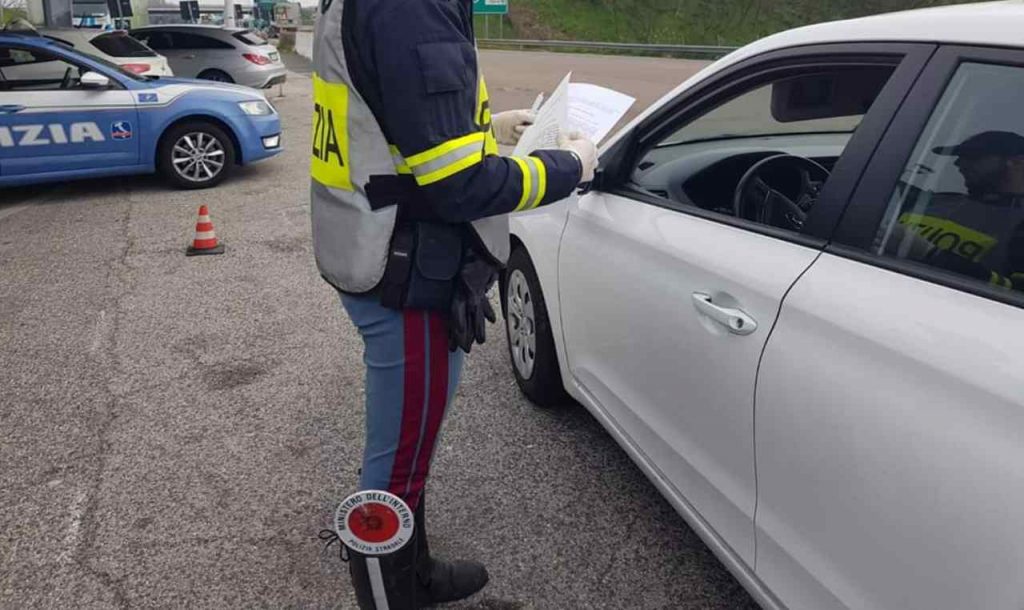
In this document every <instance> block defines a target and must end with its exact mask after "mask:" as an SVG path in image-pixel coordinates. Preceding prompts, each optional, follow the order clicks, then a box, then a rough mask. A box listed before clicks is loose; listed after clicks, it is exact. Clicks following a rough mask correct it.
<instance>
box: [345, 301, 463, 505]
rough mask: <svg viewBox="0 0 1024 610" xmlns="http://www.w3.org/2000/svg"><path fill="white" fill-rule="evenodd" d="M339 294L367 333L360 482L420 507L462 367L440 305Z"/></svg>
mask: <svg viewBox="0 0 1024 610" xmlns="http://www.w3.org/2000/svg"><path fill="white" fill-rule="evenodd" d="M341 302H342V304H343V305H344V307H345V310H346V311H347V312H348V315H349V317H350V318H352V322H353V323H354V324H355V325H356V328H358V329H359V334H360V335H361V336H362V338H363V344H364V346H365V347H364V351H363V362H365V363H366V448H365V450H364V452H363V470H362V476H361V477H360V480H359V489H360V490H364V489H378V490H385V491H389V492H391V493H393V494H395V495H396V496H398V497H400V498H402V499H403V500H405V502H406V503H407V504H408V505H409V507H410V508H411V509H413V510H416V506H417V505H418V504H419V501H420V497H421V496H422V493H423V487H424V485H425V484H426V481H427V475H428V474H429V472H430V463H431V461H432V460H433V457H434V450H435V449H436V441H437V437H438V434H439V432H440V431H441V424H442V423H443V422H444V415H445V411H446V410H447V408H448V405H449V403H450V402H451V400H452V397H453V396H454V395H455V390H456V388H457V387H458V385H459V376H460V374H461V373H462V359H463V356H464V355H465V354H464V352H462V350H455V351H454V352H450V351H448V326H447V322H446V320H445V318H444V317H443V316H442V315H440V314H438V313H437V312H427V311H417V310H405V311H396V310H394V309H388V308H386V307H384V306H382V305H381V304H380V302H379V301H378V299H377V298H376V297H373V296H369V297H357V296H350V295H346V294H343V295H341Z"/></svg>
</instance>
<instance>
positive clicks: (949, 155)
mask: <svg viewBox="0 0 1024 610" xmlns="http://www.w3.org/2000/svg"><path fill="white" fill-rule="evenodd" d="M1021 99H1024V53H1021V52H1020V51H1010V50H1001V49H1000V50H997V49H971V48H956V47H944V48H942V49H941V50H940V51H938V52H937V53H936V55H935V57H934V59H933V60H932V62H931V63H930V64H929V66H928V68H927V70H926V71H925V72H924V73H923V74H922V77H921V79H920V81H919V83H918V84H917V85H916V87H915V89H914V91H913V92H912V93H911V95H910V96H909V97H908V98H907V101H906V103H905V104H904V106H903V108H902V110H901V111H900V114H899V115H898V116H897V118H896V120H895V121H894V123H893V125H892V127H891V129H890V130H889V132H888V133H887V135H886V136H885V138H884V139H883V140H882V141H881V144H880V145H879V147H878V152H877V154H876V155H875V157H874V159H873V160H872V161H871V163H870V165H869V166H868V169H867V171H866V173H865V175H864V177H863V179H862V180H861V182H860V186H859V187H858V188H857V189H856V190H855V192H854V195H853V197H852V198H851V201H850V204H849V208H848V210H847V212H846V214H845V215H844V217H843V222H842V224H841V225H840V226H839V228H838V229H837V231H836V234H835V238H834V243H833V245H831V246H830V247H829V248H828V250H827V251H826V252H825V253H824V254H823V255H822V256H821V258H820V259H819V260H818V261H817V262H816V263H815V264H814V265H813V266H812V267H811V268H810V270H809V271H807V273H806V274H804V276H803V277H802V278H801V279H800V281H798V282H797V284H796V286H795V287H794V288H793V290H792V291H791V292H790V294H789V295H788V297H787V298H786V301H785V304H784V305H783V308H782V311H781V314H780V317H779V321H778V323H777V326H776V330H775V332H774V333H773V334H772V337H771V340H770V341H769V343H768V345H767V348H766V350H765V354H764V360H763V362H762V365H761V373H760V376H759V378H758V389H757V421H756V432H757V472H758V509H757V572H758V575H759V577H760V578H761V580H762V581H763V582H765V583H766V584H767V585H768V586H769V587H770V588H771V589H772V590H773V591H774V592H775V593H776V595H777V596H778V597H779V598H780V599H781V600H782V602H784V603H785V604H786V605H788V606H789V607H791V608H815V609H827V608H847V607H851V608H852V607H856V608H906V609H914V608H928V609H943V608H992V609H998V608H1015V609H1016V608H1021V607H1024V580H1022V579H1021V569H1022V566H1024V529H1022V528H1021V526H1020V519H1019V517H1020V513H1021V506H1024V467H1022V464H1024V442H1022V439H1024V115H1022V113H1021V112H1020V100H1021Z"/></svg>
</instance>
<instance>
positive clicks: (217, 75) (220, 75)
mask: <svg viewBox="0 0 1024 610" xmlns="http://www.w3.org/2000/svg"><path fill="white" fill-rule="evenodd" d="M196 78H201V79H203V80H212V81H217V82H218V83H233V82H235V79H233V78H231V75H230V74H228V73H227V72H224V71H223V70H203V71H202V72H200V73H199V75H198V76H196Z"/></svg>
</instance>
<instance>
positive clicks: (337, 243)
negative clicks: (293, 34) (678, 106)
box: [310, 0, 544, 293]
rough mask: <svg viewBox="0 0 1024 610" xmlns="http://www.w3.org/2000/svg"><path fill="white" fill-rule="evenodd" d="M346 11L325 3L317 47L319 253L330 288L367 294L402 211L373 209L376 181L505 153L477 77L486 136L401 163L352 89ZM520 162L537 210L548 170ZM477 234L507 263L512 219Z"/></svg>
mask: <svg viewBox="0 0 1024 610" xmlns="http://www.w3.org/2000/svg"><path fill="white" fill-rule="evenodd" d="M344 4H345V0H332V1H331V0H324V2H322V4H321V10H322V12H321V15H320V17H319V19H318V21H317V24H316V33H315V39H314V45H313V68H314V74H313V102H314V111H313V138H312V140H313V144H312V155H311V156H312V159H311V166H310V174H311V178H312V185H311V198H312V205H311V216H312V227H313V249H314V254H315V256H316V262H317V266H318V268H319V270H320V273H321V275H322V276H323V277H324V278H325V279H326V280H327V281H328V282H330V283H331V284H333V285H334V286H335V287H337V288H339V289H341V290H343V291H346V292H350V293H365V292H368V291H371V290H373V289H374V288H375V287H377V285H378V284H379V282H380V280H381V278H382V276H383V274H384V268H385V263H386V259H387V254H388V249H389V244H390V242H391V237H392V233H393V232H394V229H395V224H396V219H397V214H398V209H397V207H396V206H390V207H384V208H380V209H377V210H374V209H372V208H371V205H370V201H369V199H368V197H367V194H366V185H367V184H368V182H369V180H370V177H371V176H395V175H399V174H413V173H415V174H416V177H417V181H419V182H420V183H423V182H428V181H430V180H432V179H434V178H438V179H440V178H443V177H444V176H445V172H448V171H453V170H455V171H457V170H458V166H459V160H460V159H466V158H468V157H467V150H469V151H474V154H475V150H476V149H479V151H480V154H482V155H494V154H497V152H498V146H497V142H496V141H495V139H494V134H493V130H492V129H491V122H490V105H489V100H488V94H487V87H486V85H485V83H484V81H483V79H482V78H480V77H478V82H477V114H476V117H475V119H476V123H477V124H478V125H479V128H480V131H479V133H478V134H469V135H467V136H466V137H465V138H461V139H460V140H461V141H454V142H448V143H445V145H444V146H440V147H438V149H437V150H431V151H426V152H425V153H424V154H423V155H416V158H413V157H410V158H409V159H408V160H407V159H404V158H402V156H401V155H400V154H399V152H398V150H397V148H396V147H394V146H392V145H391V144H390V143H389V142H388V141H387V138H386V137H385V136H384V130H383V129H382V128H381V126H380V125H379V124H378V122H377V120H376V118H375V117H374V114H373V112H372V111H371V109H370V107H369V105H368V104H367V102H366V101H365V100H364V99H363V97H362V96H361V95H360V93H359V91H358V90H357V88H356V87H355V86H354V85H353V79H352V77H351V75H350V73H349V69H348V65H349V61H347V59H346V54H345V48H344V44H343V42H342V36H341V32H342V29H343V19H344V15H345V10H344ZM516 162H517V163H519V164H522V171H523V172H524V175H525V174H526V173H529V172H532V173H533V174H534V175H539V177H538V178H537V179H536V180H534V182H533V183H532V184H533V185H534V186H533V187H532V188H531V190H530V192H527V193H524V194H523V199H525V200H526V201H524V207H525V204H530V203H532V205H534V206H536V205H538V204H539V203H540V200H541V199H542V198H543V196H544V193H543V191H541V190H540V188H541V187H542V186H543V172H544V168H543V166H542V165H541V162H540V161H537V160H532V159H531V160H529V161H521V160H516ZM527 180H528V178H527ZM531 197H532V198H533V199H532V200H531ZM472 228H473V231H475V233H476V235H477V236H478V237H479V242H480V243H481V244H482V245H483V247H484V248H486V250H487V253H488V254H490V256H491V257H492V258H493V259H494V260H495V261H496V262H498V263H501V264H503V263H504V262H505V261H506V260H507V259H508V255H509V247H510V244H509V225H508V216H507V215H506V214H502V215H499V216H491V217H488V218H484V219H482V220H477V221H474V222H473V223H472Z"/></svg>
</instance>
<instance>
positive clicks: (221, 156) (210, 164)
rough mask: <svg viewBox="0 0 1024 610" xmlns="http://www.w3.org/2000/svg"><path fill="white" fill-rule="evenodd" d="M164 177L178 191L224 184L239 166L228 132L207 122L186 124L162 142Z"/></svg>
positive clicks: (170, 132) (165, 137)
mask: <svg viewBox="0 0 1024 610" xmlns="http://www.w3.org/2000/svg"><path fill="white" fill-rule="evenodd" d="M159 155H160V157H159V159H160V160H159V165H160V173H162V174H163V175H164V176H165V177H166V178H167V179H168V180H170V181H171V183H173V184H174V185H175V186H177V187H178V188H184V189H201V188H209V187H211V186H215V185H217V184H219V183H220V181H221V180H223V179H224V178H226V177H227V175H228V174H229V173H230V172H231V170H232V169H233V168H234V166H235V148H234V145H233V144H232V142H231V138H230V137H228V135H227V134H226V133H224V130H223V129H221V128H220V127H218V126H216V125H214V124H213V123H207V122H201V121H197V122H189V123H182V124H181V125H177V126H175V127H173V128H171V129H170V130H169V131H168V132H167V133H165V134H164V136H163V138H161V139H160V151H159Z"/></svg>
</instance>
